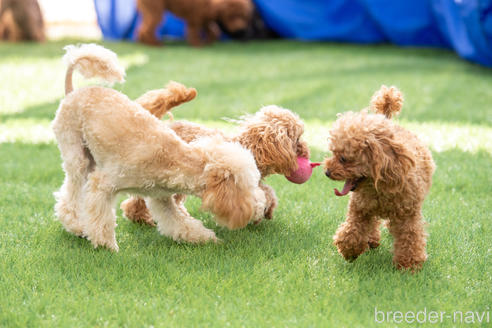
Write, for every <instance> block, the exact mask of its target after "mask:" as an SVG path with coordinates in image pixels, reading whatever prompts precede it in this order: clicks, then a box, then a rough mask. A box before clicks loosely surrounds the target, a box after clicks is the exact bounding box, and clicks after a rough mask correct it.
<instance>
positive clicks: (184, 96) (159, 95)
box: [135, 81, 197, 120]
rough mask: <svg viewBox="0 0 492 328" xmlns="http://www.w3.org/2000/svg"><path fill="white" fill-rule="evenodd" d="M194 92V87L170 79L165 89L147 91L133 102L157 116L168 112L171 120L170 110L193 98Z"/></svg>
mask: <svg viewBox="0 0 492 328" xmlns="http://www.w3.org/2000/svg"><path fill="white" fill-rule="evenodd" d="M196 94H197V92H196V89H194V88H187V87H185V86H184V85H183V84H181V83H178V82H174V81H170V82H169V83H168V84H167V85H166V88H165V89H157V90H150V91H147V92H146V93H144V94H143V95H141V96H140V97H139V98H138V99H137V100H135V102H137V103H139V104H140V105H141V106H142V107H143V108H145V109H146V110H148V111H149V112H150V113H152V115H154V116H156V117H158V118H162V117H163V116H164V114H168V115H169V116H170V117H171V120H172V117H173V116H172V114H171V112H170V110H171V109H172V108H173V107H176V106H178V105H181V104H182V103H185V102H188V101H190V100H193V98H195V97H196Z"/></svg>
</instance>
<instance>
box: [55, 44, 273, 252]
mask: <svg viewBox="0 0 492 328" xmlns="http://www.w3.org/2000/svg"><path fill="white" fill-rule="evenodd" d="M66 50H67V53H66V55H65V57H64V59H65V61H66V62H67V64H68V69H67V73H66V81H65V94H66V96H65V99H63V100H62V101H61V104H60V106H59V108H58V110H57V113H56V117H55V119H54V121H53V123H52V127H53V130H54V132H55V136H56V140H57V141H58V147H59V149H60V152H61V156H62V159H63V169H64V171H65V180H64V183H63V185H62V187H61V188H60V190H59V191H58V192H57V193H55V197H56V205H55V212H56V216H57V218H58V219H59V220H60V221H61V223H62V224H63V226H64V227H65V229H66V230H67V231H69V232H71V233H74V234H76V235H78V236H84V237H87V239H89V240H90V241H91V242H92V244H93V245H94V247H97V246H106V247H108V248H109V249H111V250H113V251H117V250H118V245H117V243H116V238H115V227H116V217H115V214H114V202H115V197H116V194H117V193H119V192H130V193H133V194H139V195H141V196H144V197H145V201H146V204H147V206H148V208H149V211H150V213H151V214H152V217H153V218H154V220H155V221H156V222H157V227H158V230H159V232H160V233H161V234H163V235H166V236H169V237H171V238H173V239H174V240H179V241H187V242H205V241H210V240H212V241H215V240H216V237H215V234H214V232H213V231H212V230H209V229H207V228H205V227H204V226H203V224H202V222H201V221H199V220H196V219H194V218H192V217H191V216H189V214H187V213H186V215H185V213H183V212H182V211H181V210H180V209H179V207H178V206H177V205H176V203H175V201H174V198H173V195H174V194H177V193H179V194H192V195H195V196H198V197H200V198H201V199H202V207H203V209H204V210H208V211H210V212H212V213H213V214H214V217H215V220H216V221H217V222H218V223H219V224H221V225H224V226H226V227H228V228H231V229H234V228H241V227H244V226H245V225H247V224H248V222H250V221H252V220H253V221H254V220H256V219H257V218H258V217H260V216H262V215H263V213H264V206H265V195H264V192H263V191H262V189H261V188H259V187H258V184H259V180H260V172H259V171H258V169H257V168H256V164H255V161H254V158H253V156H252V155H251V152H250V151H249V150H247V149H245V148H243V147H242V146H241V145H240V144H238V143H235V142H225V141H224V140H222V139H220V138H201V139H199V140H197V141H195V142H192V143H187V142H185V141H183V140H182V139H181V138H179V137H178V136H177V135H176V133H175V132H174V131H173V130H172V129H170V128H169V127H168V126H167V125H166V124H165V123H164V122H162V121H160V120H159V119H157V118H156V117H155V116H153V115H151V114H150V113H149V111H147V110H145V109H143V108H142V107H141V105H139V104H138V103H136V102H134V101H132V100H130V99H128V97H127V96H125V95H124V94H122V93H120V92H118V91H115V90H113V89H110V88H105V87H99V86H90V87H85V88H80V89H77V90H75V91H73V87H72V72H73V71H74V70H78V71H79V72H80V73H82V75H83V76H84V77H86V78H90V77H100V78H103V79H104V80H106V81H109V82H116V81H120V82H121V81H123V79H124V70H123V68H122V67H120V66H119V64H118V61H117V57H116V55H115V54H114V53H113V52H111V51H109V50H107V49H105V48H103V47H100V46H97V45H94V44H89V45H82V46H81V47H79V48H77V47H74V46H68V47H66ZM170 92H172V91H170Z"/></svg>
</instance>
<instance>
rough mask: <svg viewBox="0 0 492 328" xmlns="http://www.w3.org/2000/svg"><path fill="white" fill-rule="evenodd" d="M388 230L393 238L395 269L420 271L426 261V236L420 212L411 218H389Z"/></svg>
mask: <svg viewBox="0 0 492 328" xmlns="http://www.w3.org/2000/svg"><path fill="white" fill-rule="evenodd" d="M388 228H389V232H390V233H391V235H393V238H394V244H393V247H394V257H393V262H394V263H395V265H396V266H397V268H398V269H420V268H421V267H422V264H423V263H424V262H425V261H426V260H427V253H426V251H425V246H426V237H427V235H426V233H425V230H424V222H423V220H422V218H421V215H420V212H417V214H415V215H411V216H406V217H400V218H390V220H389V224H388Z"/></svg>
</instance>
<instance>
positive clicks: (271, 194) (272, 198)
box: [260, 182, 278, 220]
mask: <svg viewBox="0 0 492 328" xmlns="http://www.w3.org/2000/svg"><path fill="white" fill-rule="evenodd" d="M260 188H261V190H263V192H264V193H265V198H266V204H265V218H266V219H268V220H271V219H273V211H274V210H275V208H276V207H277V204H278V200H277V195H275V190H273V188H272V187H270V186H269V185H266V184H264V183H263V182H260Z"/></svg>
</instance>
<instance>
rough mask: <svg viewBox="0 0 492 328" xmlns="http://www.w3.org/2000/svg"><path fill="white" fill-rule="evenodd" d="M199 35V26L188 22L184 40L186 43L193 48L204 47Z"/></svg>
mask: <svg viewBox="0 0 492 328" xmlns="http://www.w3.org/2000/svg"><path fill="white" fill-rule="evenodd" d="M200 33H201V25H196V24H192V23H190V22H188V31H187V33H186V39H187V40H188V43H189V44H190V45H192V46H193V47H202V46H203V45H204V44H203V41H202V38H201V36H200Z"/></svg>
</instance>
